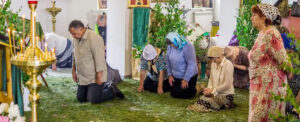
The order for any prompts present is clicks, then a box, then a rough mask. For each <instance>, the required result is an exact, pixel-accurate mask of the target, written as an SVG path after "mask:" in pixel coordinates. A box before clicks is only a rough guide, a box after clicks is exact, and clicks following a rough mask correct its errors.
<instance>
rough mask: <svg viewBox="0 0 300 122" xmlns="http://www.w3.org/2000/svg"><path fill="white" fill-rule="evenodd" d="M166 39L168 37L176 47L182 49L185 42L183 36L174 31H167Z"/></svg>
mask: <svg viewBox="0 0 300 122" xmlns="http://www.w3.org/2000/svg"><path fill="white" fill-rule="evenodd" d="M166 39H169V40H170V41H171V42H172V43H173V44H174V46H175V47H177V48H178V49H182V48H183V47H184V46H185V45H186V44H187V40H186V39H185V37H184V36H181V35H179V34H178V33H176V32H170V33H168V35H167V37H166Z"/></svg>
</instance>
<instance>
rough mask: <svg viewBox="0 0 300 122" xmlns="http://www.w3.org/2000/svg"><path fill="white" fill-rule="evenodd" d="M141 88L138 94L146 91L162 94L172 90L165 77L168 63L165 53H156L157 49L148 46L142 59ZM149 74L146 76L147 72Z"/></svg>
mask: <svg viewBox="0 0 300 122" xmlns="http://www.w3.org/2000/svg"><path fill="white" fill-rule="evenodd" d="M140 67H141V72H140V86H139V88H138V92H142V91H143V90H144V89H145V90H148V91H150V92H157V93H159V94H162V93H164V92H167V91H169V90H170V85H169V82H168V80H167V77H166V76H167V75H165V74H166V73H165V70H166V62H165V58H164V56H163V52H161V51H158V52H157V51H156V50H155V48H154V47H153V46H152V45H150V44H148V45H147V46H146V47H145V48H144V51H143V55H142V57H141V66H140ZM147 71H148V72H149V73H148V74H147V77H146V79H145V76H146V72H147Z"/></svg>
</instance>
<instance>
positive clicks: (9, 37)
mask: <svg viewBox="0 0 300 122" xmlns="http://www.w3.org/2000/svg"><path fill="white" fill-rule="evenodd" d="M7 35H8V43H9V47H10V53H11V55H12V54H13V51H12V46H11V36H10V29H9V28H8V29H7Z"/></svg>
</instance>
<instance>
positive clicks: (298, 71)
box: [270, 33, 300, 122]
mask: <svg viewBox="0 0 300 122" xmlns="http://www.w3.org/2000/svg"><path fill="white" fill-rule="evenodd" d="M288 37H289V38H290V39H291V40H295V41H294V42H293V41H292V42H291V45H292V47H295V49H294V51H292V52H290V53H289V54H288V60H289V62H291V63H292V64H293V65H294V68H291V67H290V65H289V64H283V65H282V66H281V67H282V68H283V69H284V70H285V71H288V72H291V73H293V74H294V75H300V63H299V62H300V61H299V55H300V50H299V49H300V48H299V47H300V39H298V40H297V39H296V38H295V35H294V34H292V33H289V34H288ZM284 85H286V87H287V91H286V96H276V95H274V94H273V97H272V99H273V100H276V101H282V102H289V103H291V105H293V106H294V110H295V112H297V113H298V114H299V113H300V103H299V102H297V100H296V96H295V95H294V94H293V91H292V89H291V88H290V87H289V85H287V84H284ZM276 113H277V114H275V115H273V114H271V115H270V118H272V119H273V120H275V121H278V122H286V121H290V122H300V120H299V119H297V118H296V117H295V116H292V115H285V114H284V113H281V112H279V111H278V110H277V112H276Z"/></svg>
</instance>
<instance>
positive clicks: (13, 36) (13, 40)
mask: <svg viewBox="0 0 300 122" xmlns="http://www.w3.org/2000/svg"><path fill="white" fill-rule="evenodd" d="M15 33H16V31H15V30H13V31H12V42H13V46H14V47H13V48H14V54H16V52H17V51H16V41H15Z"/></svg>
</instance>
